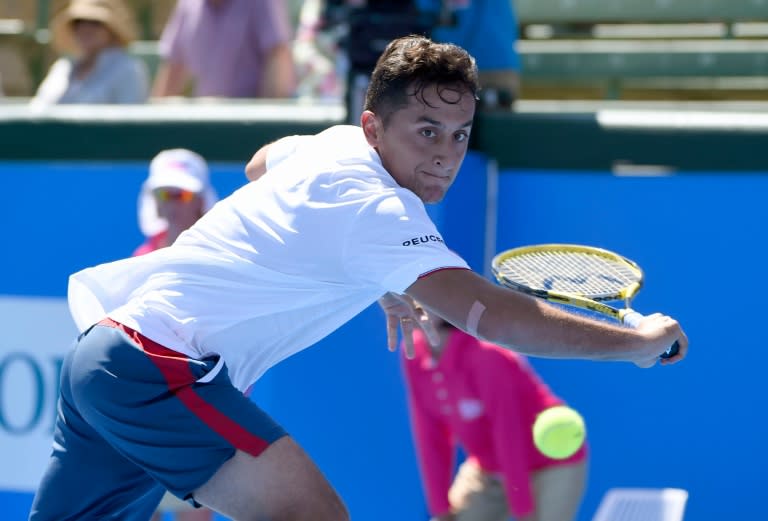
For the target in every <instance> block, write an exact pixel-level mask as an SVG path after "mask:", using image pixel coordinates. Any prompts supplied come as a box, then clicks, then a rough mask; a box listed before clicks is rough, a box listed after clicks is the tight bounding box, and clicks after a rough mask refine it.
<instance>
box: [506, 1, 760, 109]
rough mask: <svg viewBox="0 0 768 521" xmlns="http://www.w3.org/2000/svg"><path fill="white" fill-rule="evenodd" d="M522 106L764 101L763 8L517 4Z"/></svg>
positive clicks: (737, 4)
mask: <svg viewBox="0 0 768 521" xmlns="http://www.w3.org/2000/svg"><path fill="white" fill-rule="evenodd" d="M511 1H512V2H513V4H514V6H515V9H516V12H517V15H518V19H519V21H520V26H521V39H520V41H519V42H518V44H519V50H520V53H521V57H522V61H523V97H524V98H525V97H534V98H536V97H544V98H563V97H564V98H569V97H570V98H584V97H586V98H609V99H643V98H654V97H657V98H658V97H663V98H667V99H670V98H672V99H675V98H677V99H702V100H707V99H725V98H728V99H738V98H742V99H766V94H765V92H766V90H767V89H766V87H768V79H766V78H768V52H767V51H768V5H766V4H765V2H762V1H760V0H757V1H756V0H658V1H654V2H649V1H647V0H607V1H606V0H511Z"/></svg>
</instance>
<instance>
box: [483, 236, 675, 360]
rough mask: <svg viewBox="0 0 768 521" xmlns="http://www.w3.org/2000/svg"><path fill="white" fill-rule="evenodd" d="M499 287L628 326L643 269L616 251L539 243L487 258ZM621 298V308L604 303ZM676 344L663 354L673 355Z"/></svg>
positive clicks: (633, 323) (633, 322)
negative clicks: (591, 313) (571, 307)
mask: <svg viewBox="0 0 768 521" xmlns="http://www.w3.org/2000/svg"><path fill="white" fill-rule="evenodd" d="M491 267H492V269H493V274H494V276H495V277H496V280H497V281H498V282H499V283H500V284H501V285H503V286H506V287H508V288H511V289H514V290H517V291H521V292H523V293H527V294H528V295H533V296H534V297H538V298H542V299H545V300H547V301H550V302H554V303H557V304H565V305H567V306H574V307H577V308H581V309H585V310H588V311H592V312H595V313H599V314H600V315H603V316H606V317H608V318H611V319H613V320H615V321H617V322H619V323H622V324H626V325H628V326H629V327H633V328H634V327H637V325H638V324H639V323H640V320H641V319H642V318H643V315H641V314H640V313H638V312H637V311H634V310H632V309H631V308H630V304H631V302H632V298H634V296H635V295H637V292H638V291H640V288H641V287H642V285H643V270H641V269H640V267H639V266H638V265H637V264H636V263H634V262H633V261H631V260H629V259H627V258H626V257H622V256H621V255H618V254H616V253H613V252H611V251H608V250H604V249H601V248H594V247H591V246H580V245H577V244H540V245H535V246H523V247H520V248H513V249H511V250H506V251H503V252H501V253H499V254H498V255H496V256H495V257H494V258H493V261H492V262H491ZM618 301H622V302H623V303H624V307H614V306H611V305H608V304H606V302H618ZM678 350H679V346H678V343H677V342H675V343H674V344H673V345H672V346H671V347H670V348H669V349H668V350H667V351H666V352H665V353H663V354H662V355H661V357H662V358H670V357H672V356H674V355H676V354H677V352H678Z"/></svg>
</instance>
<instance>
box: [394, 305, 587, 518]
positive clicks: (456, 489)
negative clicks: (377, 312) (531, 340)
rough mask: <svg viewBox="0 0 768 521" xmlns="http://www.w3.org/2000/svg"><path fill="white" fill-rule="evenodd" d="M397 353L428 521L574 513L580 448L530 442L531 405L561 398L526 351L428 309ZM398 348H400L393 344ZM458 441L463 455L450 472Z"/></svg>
mask: <svg viewBox="0 0 768 521" xmlns="http://www.w3.org/2000/svg"><path fill="white" fill-rule="evenodd" d="M430 320H431V323H432V325H433V326H434V327H435V328H436V330H437V332H438V334H439V338H440V341H439V343H438V344H437V345H434V346H433V345H430V344H429V342H428V341H427V339H426V335H424V334H423V333H422V331H420V330H417V331H414V334H413V341H414V355H415V356H414V358H413V359H408V358H406V357H405V356H404V357H403V364H404V376H405V381H406V384H407V387H408V391H409V392H408V397H409V407H410V413H411V421H412V429H413V434H414V440H415V445H416V449H417V454H418V459H419V464H420V468H421V474H422V479H423V482H424V489H425V494H426V498H427V505H428V508H429V511H430V514H431V515H432V516H433V517H432V521H503V520H506V519H509V516H510V515H512V516H513V517H514V519H515V520H517V521H573V520H574V519H576V514H577V511H578V508H579V504H580V503H581V499H582V495H583V493H584V486H585V482H586V475H587V448H586V446H582V447H581V449H579V451H578V452H576V454H574V455H573V456H571V457H570V458H567V459H563V460H553V459H550V458H548V457H546V456H544V455H543V454H541V453H540V452H539V451H538V450H537V449H536V448H535V446H534V444H533V433H532V427H533V423H534V421H535V419H536V416H537V415H538V413H540V412H541V411H543V410H544V409H547V408H549V407H552V406H556V405H561V404H563V402H562V400H561V399H560V398H558V397H557V396H556V395H555V394H553V392H552V391H551V390H550V389H549V387H548V386H547V385H546V383H545V382H543V381H542V380H541V378H540V377H539V375H538V374H537V373H536V372H535V370H534V369H533V367H532V366H531V365H530V364H529V363H528V361H527V360H526V358H525V357H524V356H522V355H520V354H518V353H515V352H513V351H510V350H508V349H505V348H502V347H499V346H496V345H494V344H490V343H488V342H483V341H480V340H478V339H476V338H474V337H472V336H470V335H468V334H466V333H464V332H463V331H461V330H459V329H457V328H455V327H453V326H452V325H451V324H449V323H448V322H446V321H444V320H443V319H440V318H431V319H430ZM401 351H402V352H403V353H405V350H404V349H403V350H401ZM458 446H461V448H462V449H463V450H464V452H465V453H466V456H467V457H466V459H465V460H464V462H463V463H462V464H461V466H460V467H459V470H458V472H457V473H456V475H455V476H454V469H455V467H454V461H455V458H456V451H457V448H458Z"/></svg>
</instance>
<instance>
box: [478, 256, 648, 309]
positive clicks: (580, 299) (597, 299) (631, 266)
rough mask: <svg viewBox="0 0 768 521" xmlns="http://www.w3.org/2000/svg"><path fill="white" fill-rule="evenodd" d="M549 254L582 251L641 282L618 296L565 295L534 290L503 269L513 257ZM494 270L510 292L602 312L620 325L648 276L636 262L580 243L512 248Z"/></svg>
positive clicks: (493, 263) (499, 258) (495, 263)
mask: <svg viewBox="0 0 768 521" xmlns="http://www.w3.org/2000/svg"><path fill="white" fill-rule="evenodd" d="M547 251H557V252H566V253H567V252H578V253H586V254H590V255H595V256H598V257H602V258H604V259H606V260H608V261H610V262H612V263H615V264H620V265H621V266H622V267H624V268H626V269H628V270H629V271H630V272H632V273H633V274H634V275H635V276H636V277H637V280H636V281H635V282H633V283H631V284H629V285H627V286H626V287H624V288H622V289H620V290H619V291H617V292H615V293H605V294H598V295H585V294H580V293H565V292H560V291H553V290H547V289H543V288H532V287H530V286H526V285H524V284H521V283H519V282H517V281H514V280H511V279H509V278H507V277H506V276H505V275H504V270H503V268H502V266H503V263H504V261H505V260H507V259H510V258H513V257H520V256H523V255H527V254H531V253H539V252H547ZM491 269H492V271H493V274H494V276H495V277H496V280H497V281H498V282H499V284H501V285H503V286H505V287H508V288H510V289H514V290H517V291H521V292H523V293H527V294H529V295H532V296H534V297H538V298H541V299H544V300H548V301H550V302H554V303H557V304H566V305H569V306H576V307H579V308H582V309H586V310H589V311H593V312H596V313H600V314H602V315H606V316H608V317H611V318H613V319H615V320H617V321H619V322H624V317H625V316H626V315H627V314H628V313H630V312H631V311H632V310H631V308H630V304H631V302H632V298H634V296H635V295H636V294H637V292H638V291H640V288H641V287H642V285H643V277H644V275H643V270H642V269H641V268H640V266H638V264H637V263H635V262H634V261H632V260H630V259H628V258H626V257H624V256H622V255H619V254H617V253H614V252H612V251H609V250H605V249H602V248H596V247H593V246H584V245H580V244H557V243H552V244H537V245H532V246H521V247H518V248H512V249H509V250H505V251H503V252H500V253H499V254H497V255H496V256H495V257H494V258H493V260H492V261H491ZM604 301H623V302H624V306H625V307H624V308H623V309H620V308H615V307H612V306H609V305H607V304H604V303H603V302H604Z"/></svg>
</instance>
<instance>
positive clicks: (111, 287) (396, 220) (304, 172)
mask: <svg viewBox="0 0 768 521" xmlns="http://www.w3.org/2000/svg"><path fill="white" fill-rule="evenodd" d="M268 167H269V168H268V171H267V173H266V174H265V175H264V176H263V177H262V178H261V179H259V180H258V181H256V182H252V183H249V184H247V185H245V186H243V187H242V188H240V189H239V190H237V191H236V192H235V193H233V194H232V195H231V196H229V197H227V198H226V199H224V200H222V201H220V202H219V203H218V204H217V205H216V206H214V207H213V209H211V210H210V211H209V212H208V213H207V214H206V215H205V216H204V217H203V218H202V219H200V220H199V221H198V222H197V223H196V224H195V225H194V226H193V227H192V228H191V229H189V230H187V231H186V232H184V233H183V234H182V235H181V236H180V237H179V239H178V240H177V241H176V242H175V243H174V244H173V246H170V247H168V248H163V249H160V250H157V251H155V252H152V253H150V254H147V255H143V256H139V257H132V258H129V259H125V260H120V261H117V262H113V263H108V264H102V265H100V266H96V267H93V268H89V269H86V270H83V271H81V272H79V273H76V274H74V275H72V276H71V277H70V287H69V304H70V309H71V311H72V315H73V317H74V318H75V322H76V323H77V324H78V326H79V327H80V329H81V330H82V329H85V328H87V327H88V326H90V325H91V324H93V323H94V322H97V321H98V320H100V319H101V318H103V317H104V316H105V315H108V316H109V317H111V318H112V319H114V320H116V321H118V322H121V323H123V324H125V325H127V326H129V327H131V328H133V329H135V330H137V331H139V332H141V333H142V334H143V335H145V336H146V337H148V338H150V339H152V340H154V341H155V342H158V343H160V344H162V345H164V346H166V347H168V348H170V349H173V350H175V351H179V352H181V353H184V354H187V355H189V356H192V357H195V358H199V357H203V356H205V355H209V354H212V353H217V354H219V355H221V357H222V358H223V359H224V361H225V362H226V364H227V367H228V369H229V372H230V376H231V378H232V382H233V383H234V385H235V386H236V387H237V388H238V389H241V390H245V389H247V388H248V387H249V386H250V385H251V384H253V382H255V381H256V380H257V379H258V378H259V377H260V376H261V375H262V374H263V373H264V372H265V371H266V370H267V369H269V368H270V367H271V366H273V365H275V364H276V363H278V362H280V361H281V360H283V359H285V358H287V357H289V356H290V355H292V354H294V353H296V352H298V351H300V350H302V349H305V348H307V347H309V346H311V345H312V344H314V343H316V342H317V341H318V340H320V339H322V338H324V337H325V336H327V335H328V334H330V333H331V332H333V331H334V330H335V329H337V328H338V327H340V326H341V325H343V324H344V323H346V322H347V321H349V320H350V319H351V318H352V317H354V316H355V315H357V314H358V313H360V312H361V311H363V310H364V309H365V308H367V307H368V306H370V305H371V304H373V303H374V302H375V301H376V300H377V299H378V298H379V297H381V296H382V295H383V294H384V293H386V292H388V291H391V292H396V293H402V292H403V291H405V290H406V288H408V287H409V286H410V285H411V284H413V283H414V282H415V281H416V280H417V279H418V278H419V277H420V276H422V275H425V274H427V273H430V272H432V271H435V270H439V269H443V268H461V269H468V266H467V264H466V262H465V261H464V260H463V259H461V258H460V257H459V256H458V255H456V254H455V253H453V252H452V251H451V250H449V249H448V248H447V247H446V246H445V244H444V243H443V240H442V238H441V237H440V234H439V233H438V232H437V230H436V228H435V226H434V224H433V223H432V221H431V220H430V219H429V216H428V215H427V212H426V209H425V208H424V204H423V203H422V202H421V200H420V199H419V198H418V197H417V196H416V195H415V194H414V193H413V192H411V191H409V190H407V189H405V188H402V187H400V186H399V185H398V184H397V183H396V182H395V180H394V179H393V178H392V177H391V176H390V175H389V174H388V173H387V171H386V170H384V168H383V167H382V165H381V160H380V159H379V156H378V154H377V153H376V151H375V150H373V149H372V148H371V147H370V146H369V145H368V143H367V142H366V140H365V137H364V136H363V133H362V130H361V129H360V128H359V127H354V126H336V127H331V128H330V129H328V130H325V131H324V132H321V133H320V134H317V135H315V136H300V137H299V136H292V137H290V138H286V139H285V140H281V141H278V142H277V143H275V144H274V145H273V147H272V148H271V149H270V151H269V158H268Z"/></svg>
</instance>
